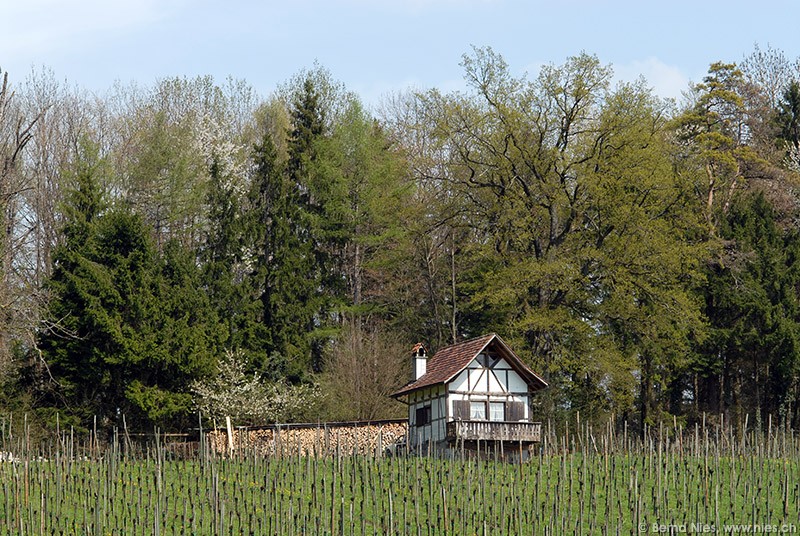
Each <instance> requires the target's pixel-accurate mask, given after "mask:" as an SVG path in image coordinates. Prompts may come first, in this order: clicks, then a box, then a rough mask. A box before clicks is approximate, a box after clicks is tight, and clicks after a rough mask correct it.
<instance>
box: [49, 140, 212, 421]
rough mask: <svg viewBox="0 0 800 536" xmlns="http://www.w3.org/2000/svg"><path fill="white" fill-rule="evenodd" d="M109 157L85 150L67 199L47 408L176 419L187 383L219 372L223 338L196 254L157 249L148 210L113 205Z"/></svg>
mask: <svg viewBox="0 0 800 536" xmlns="http://www.w3.org/2000/svg"><path fill="white" fill-rule="evenodd" d="M101 167H102V162H101V161H99V160H97V159H96V156H95V155H94V154H92V153H91V152H90V153H87V156H86V157H85V158H84V160H83V161H81V162H80V163H79V165H78V166H77V169H76V175H75V187H74V188H73V189H72V190H71V191H70V192H69V194H68V197H67V203H66V206H65V223H64V231H63V234H64V242H63V243H62V244H59V246H58V247H57V248H56V250H55V252H54V270H53V274H52V276H51V277H50V278H49V280H48V283H47V288H48V290H49V292H50V294H51V300H50V303H49V310H48V320H49V323H50V325H51V329H49V330H47V331H43V332H41V333H40V336H39V339H38V348H39V349H40V350H41V352H42V356H43V362H44V363H45V364H46V365H47V369H46V370H44V371H41V372H42V376H43V377H44V381H45V385H44V389H43V390H42V395H43V399H42V400H41V402H40V406H42V407H43V408H45V409H46V408H48V407H51V408H59V409H61V410H63V411H64V412H65V413H66V414H67V415H68V416H72V417H74V418H76V419H78V421H79V422H80V423H82V424H83V425H87V424H88V423H89V422H91V418H92V417H93V416H96V417H98V419H99V421H100V423H101V424H103V425H108V424H112V423H116V424H118V425H121V422H120V420H119V419H120V417H121V416H122V415H126V416H127V417H128V423H130V424H131V425H132V426H135V427H145V428H146V427H149V426H152V425H154V424H158V425H160V426H179V425H181V424H185V421H182V419H183V418H185V417H186V416H187V414H188V412H189V411H191V408H192V400H191V396H190V394H189V384H190V383H191V382H192V381H193V380H194V379H197V378H200V377H203V376H204V375H206V374H208V373H210V372H211V371H212V370H213V366H214V364H215V356H216V355H217V353H216V352H217V350H218V348H219V346H220V343H221V340H220V335H219V333H218V328H217V324H218V323H217V319H216V316H215V315H214V314H213V312H211V311H210V309H209V304H208V299H207V298H206V296H205V294H204V292H203V290H202V288H201V287H200V285H199V274H198V270H197V266H196V263H195V262H194V259H193V257H192V256H191V255H189V254H188V253H187V252H186V251H185V250H183V249H181V247H180V246H179V245H178V244H177V243H174V242H173V243H169V244H167V245H166V246H165V251H164V256H163V257H161V256H159V255H158V253H157V251H156V249H155V247H154V244H153V242H152V239H151V232H152V230H151V229H149V228H148V227H147V226H146V225H145V224H144V222H143V220H142V219H141V217H139V216H137V215H136V214H133V213H132V212H131V211H130V210H129V209H128V208H126V207H125V206H113V207H108V206H107V205H105V202H104V201H103V198H104V196H103V193H102V190H101V188H100V186H99V184H98V173H99V171H98V170H99V169H101Z"/></svg>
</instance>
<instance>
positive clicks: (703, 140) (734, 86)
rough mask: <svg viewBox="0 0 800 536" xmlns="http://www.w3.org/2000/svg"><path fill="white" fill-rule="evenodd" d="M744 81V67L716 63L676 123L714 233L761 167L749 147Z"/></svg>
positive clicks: (692, 178)
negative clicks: (689, 105)
mask: <svg viewBox="0 0 800 536" xmlns="http://www.w3.org/2000/svg"><path fill="white" fill-rule="evenodd" d="M743 84H744V79H743V75H742V71H740V70H739V69H738V68H737V67H736V65H735V64H732V63H720V62H718V63H713V64H712V65H711V67H709V70H708V75H707V76H706V77H705V78H704V79H703V82H702V83H700V84H697V85H696V86H695V87H694V88H693V91H694V96H695V102H694V104H693V105H692V106H691V107H690V108H689V109H688V110H686V111H685V112H684V113H683V114H681V115H680V116H679V117H678V118H677V119H676V121H675V128H676V131H677V132H678V137H679V140H680V141H682V142H683V148H684V150H685V151H686V153H685V154H684V158H683V162H684V164H688V165H689V166H690V167H689V169H688V170H687V171H686V175H687V177H688V180H689V181H692V183H693V187H694V188H695V189H696V191H697V193H698V194H699V195H701V196H702V197H703V199H704V203H705V207H704V216H705V218H706V222H707V224H708V228H709V232H710V233H711V235H712V236H716V235H717V234H718V229H717V227H718V224H719V221H720V218H722V217H723V216H724V214H725V213H727V211H728V210H729V208H730V205H731V202H732V200H733V197H734V194H735V193H736V192H737V191H739V190H740V189H741V188H742V187H743V186H744V184H745V181H746V180H747V178H748V177H751V176H753V175H756V174H757V172H758V171H759V170H760V168H761V167H762V165H763V160H762V159H760V158H759V157H758V155H757V154H756V153H755V151H753V149H752V148H751V147H750V146H749V145H748V141H749V138H750V136H749V135H750V131H749V129H748V126H747V123H746V117H747V115H746V109H745V106H744V100H743V98H742V91H743V88H742V86H743ZM692 166H696V167H694V168H693V167H692ZM701 173H702V175H703V176H704V180H703V179H701V178H700V174H701ZM703 182H704V184H703Z"/></svg>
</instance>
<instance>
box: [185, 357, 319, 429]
mask: <svg viewBox="0 0 800 536" xmlns="http://www.w3.org/2000/svg"><path fill="white" fill-rule="evenodd" d="M248 368H249V367H248V366H247V358H246V357H245V356H244V355H242V354H241V353H238V352H231V351H228V352H226V354H225V356H224V357H223V358H222V359H220V360H219V364H218V365H217V371H216V374H214V375H213V376H211V377H210V378H207V379H204V380H198V381H195V382H194V384H193V385H192V392H193V394H194V397H195V403H196V405H197V408H198V409H199V410H200V412H201V414H202V415H204V416H206V417H211V418H212V419H219V420H222V419H224V418H225V417H230V418H231V419H232V420H233V421H234V422H236V423H237V424H238V425H248V426H263V425H265V424H275V423H286V422H304V421H305V422H312V421H314V420H318V417H319V416H318V413H317V411H318V408H319V405H320V403H321V398H322V397H321V393H320V391H319V388H318V387H317V386H315V385H310V384H300V385H292V384H288V383H286V382H285V381H284V380H275V381H268V380H266V379H265V378H263V377H262V376H261V374H260V373H258V372H254V373H249V372H248Z"/></svg>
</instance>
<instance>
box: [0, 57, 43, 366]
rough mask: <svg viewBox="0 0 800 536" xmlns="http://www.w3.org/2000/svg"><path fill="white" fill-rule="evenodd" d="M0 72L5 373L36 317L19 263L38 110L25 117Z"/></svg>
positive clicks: (0, 343)
mask: <svg viewBox="0 0 800 536" xmlns="http://www.w3.org/2000/svg"><path fill="white" fill-rule="evenodd" d="M0 74H2V81H0V375H2V376H5V373H6V372H7V367H8V366H9V365H10V363H11V361H12V359H13V354H14V352H15V348H16V347H17V346H18V345H19V344H20V343H21V342H22V341H25V342H27V344H31V342H32V339H33V333H34V329H35V325H36V322H37V320H38V308H39V303H38V300H37V299H36V291H37V290H38V289H37V287H36V284H37V281H36V280H35V279H33V278H30V277H29V276H30V274H28V273H26V270H25V269H24V267H25V266H26V265H28V260H29V259H27V258H26V256H27V255H28V251H29V249H28V246H29V234H28V227H27V225H26V222H25V215H26V214H27V211H26V200H25V195H26V192H28V190H30V189H31V188H32V186H31V184H30V181H29V177H28V176H27V174H26V172H25V170H24V168H23V162H22V160H23V153H24V151H25V149H26V147H27V146H28V144H29V143H30V142H31V140H32V139H33V135H34V131H35V127H36V125H37V122H38V121H39V119H40V118H41V111H38V112H34V113H33V114H32V117H26V116H25V115H24V114H23V109H22V107H21V106H19V104H18V103H16V102H15V99H14V92H13V91H12V90H11V87H10V86H9V83H8V73H0Z"/></svg>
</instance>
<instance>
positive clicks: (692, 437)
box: [0, 427, 800, 535]
mask: <svg viewBox="0 0 800 536" xmlns="http://www.w3.org/2000/svg"><path fill="white" fill-rule="evenodd" d="M544 439H545V440H544V442H543V444H542V445H541V448H539V449H538V452H537V453H535V454H534V456H533V457H532V459H531V460H529V461H528V462H526V463H524V464H514V463H505V462H497V461H488V460H479V459H475V458H474V457H469V456H467V455H466V453H465V452H457V453H455V455H454V456H452V457H451V458H450V459H443V458H435V457H403V456H401V457H391V458H388V457H387V458H374V457H365V456H346V455H343V456H340V457H327V458H323V457H307V456H299V455H296V454H292V453H291V452H284V453H283V455H282V456H271V457H264V456H261V455H256V454H255V453H253V452H240V453H238V454H237V455H236V456H230V457H228V456H217V455H214V454H213V453H212V452H210V451H209V450H208V449H201V452H200V454H199V455H198V456H194V457H191V458H190V459H172V458H171V456H170V453H169V451H168V450H167V449H166V448H164V447H163V445H162V444H161V442H160V441H156V442H155V443H153V444H152V445H151V447H150V448H148V449H146V450H143V451H141V452H139V453H138V454H136V455H133V454H130V453H129V454H126V453H125V449H124V448H121V447H120V444H119V442H112V443H111V444H110V445H109V446H108V448H106V449H104V450H102V451H100V450H99V448H98V447H97V445H95V444H94V443H86V444H79V443H78V442H77V441H73V440H70V439H69V436H68V435H67V434H65V435H64V436H63V437H62V440H61V441H58V442H57V443H55V444H54V445H52V446H48V448H47V449H37V453H36V455H35V456H34V455H32V454H30V453H29V454H28V455H16V458H15V459H14V460H12V461H5V462H2V463H0V491H1V493H0V534H93V535H94V534H103V535H105V534H126V535H127V534H141V535H150V534H156V535H162V534H163V535H166V534H232V535H233V534H236V535H238V534H259V535H260V534H269V535H271V534H289V535H295V534H353V535H384V534H416V535H419V534H426V535H427V534H554V535H558V534H636V533H670V532H671V533H684V532H689V533H691V532H703V531H704V530H705V531H706V532H712V531H713V532H717V533H724V532H733V531H734V529H735V527H734V528H731V527H728V526H727V525H737V526H740V527H744V529H742V530H746V529H747V527H750V528H751V530H753V529H755V530H756V531H758V532H787V533H796V532H797V531H798V525H800V523H799V522H798V512H800V442H798V439H797V437H795V436H794V435H793V434H792V433H789V432H784V431H776V430H774V429H773V430H772V431H770V432H767V433H763V434H761V433H758V434H756V433H748V434H744V435H741V436H736V435H734V434H733V433H728V434H721V433H719V431H715V430H713V429H711V428H706V429H704V428H701V427H697V428H694V429H691V430H688V431H687V430H678V431H673V432H671V433H670V432H667V431H665V430H663V429H661V430H650V431H648V434H647V439H646V440H644V441H642V440H640V439H639V438H638V437H637V438H632V437H630V436H628V435H627V434H624V433H623V434H614V433H612V432H611V430H610V429H608V430H602V431H600V433H595V432H593V431H592V430H591V429H590V428H586V427H584V428H582V429H581V431H580V432H579V433H563V434H560V435H556V433H555V432H554V431H552V430H548V432H547V433H546V434H545V438H544ZM23 443H24V441H18V440H16V439H14V440H12V439H11V438H4V444H5V448H6V449H7V450H8V448H9V447H14V446H15V445H16V448H17V450H18V451H25V450H26V446H25V445H24V444H23ZM27 450H28V451H31V450H33V449H29V448H28V449H27ZM12 452H13V450H12Z"/></svg>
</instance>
